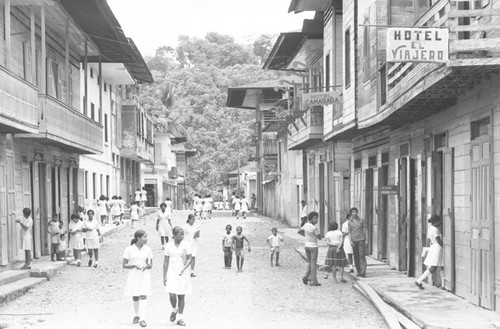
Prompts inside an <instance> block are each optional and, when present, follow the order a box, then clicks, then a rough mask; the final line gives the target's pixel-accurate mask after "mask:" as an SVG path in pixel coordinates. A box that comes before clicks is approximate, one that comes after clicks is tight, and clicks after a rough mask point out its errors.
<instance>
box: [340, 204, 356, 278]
mask: <svg viewBox="0 0 500 329" xmlns="http://www.w3.org/2000/svg"><path fill="white" fill-rule="evenodd" d="M350 219H351V213H348V214H347V215H346V216H345V221H344V223H343V224H342V234H343V235H344V252H345V254H346V256H347V261H348V262H349V273H354V269H353V260H352V253H353V250H352V243H351V237H350V235H349V220H350Z"/></svg>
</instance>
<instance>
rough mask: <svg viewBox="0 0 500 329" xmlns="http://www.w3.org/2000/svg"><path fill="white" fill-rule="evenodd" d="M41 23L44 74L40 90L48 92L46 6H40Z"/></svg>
mask: <svg viewBox="0 0 500 329" xmlns="http://www.w3.org/2000/svg"><path fill="white" fill-rule="evenodd" d="M40 25H41V35H42V74H41V75H42V76H41V77H40V91H41V93H42V94H47V39H46V35H45V34H46V31H45V7H43V6H42V7H41V8H40Z"/></svg>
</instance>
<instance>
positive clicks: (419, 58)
mask: <svg viewBox="0 0 500 329" xmlns="http://www.w3.org/2000/svg"><path fill="white" fill-rule="evenodd" d="M448 40H449V31H448V29H446V28H403V27H401V28H388V29H387V61H388V62H433V63H445V62H446V61H447V60H448Z"/></svg>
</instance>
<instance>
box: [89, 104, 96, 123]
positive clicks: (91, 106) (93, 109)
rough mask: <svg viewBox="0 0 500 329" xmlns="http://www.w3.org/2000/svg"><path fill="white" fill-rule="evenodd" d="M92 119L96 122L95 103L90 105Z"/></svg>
mask: <svg viewBox="0 0 500 329" xmlns="http://www.w3.org/2000/svg"><path fill="white" fill-rule="evenodd" d="M90 118H91V119H92V120H95V105H94V103H90Z"/></svg>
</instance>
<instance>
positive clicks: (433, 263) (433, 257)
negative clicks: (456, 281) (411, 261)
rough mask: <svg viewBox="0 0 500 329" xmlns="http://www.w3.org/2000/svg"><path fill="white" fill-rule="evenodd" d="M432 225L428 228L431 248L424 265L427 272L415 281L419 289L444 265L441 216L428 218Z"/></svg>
mask: <svg viewBox="0 0 500 329" xmlns="http://www.w3.org/2000/svg"><path fill="white" fill-rule="evenodd" d="M428 222H429V223H431V225H430V226H429V228H428V229H427V239H429V240H430V243H431V246H430V248H429V253H428V254H427V257H425V261H424V265H425V266H427V269H426V270H425V272H424V273H423V274H422V276H420V278H418V279H417V281H415V285H416V286H417V287H418V288H419V289H424V286H423V285H422V282H423V281H424V280H425V279H426V278H427V277H428V276H429V275H430V274H431V273H434V272H435V271H436V270H438V271H440V270H441V266H443V257H442V249H443V240H442V238H441V232H439V227H440V226H441V217H439V216H438V215H433V216H432V217H431V218H429V220H428Z"/></svg>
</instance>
